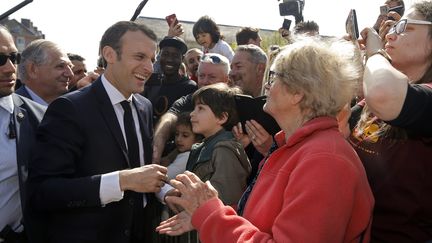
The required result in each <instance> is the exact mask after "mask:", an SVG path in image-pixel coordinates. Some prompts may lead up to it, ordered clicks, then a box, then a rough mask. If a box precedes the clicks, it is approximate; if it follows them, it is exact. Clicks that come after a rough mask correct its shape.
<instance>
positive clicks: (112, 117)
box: [92, 78, 131, 167]
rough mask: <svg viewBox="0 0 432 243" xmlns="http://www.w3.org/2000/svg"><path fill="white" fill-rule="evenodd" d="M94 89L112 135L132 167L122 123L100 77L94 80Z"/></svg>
mask: <svg viewBox="0 0 432 243" xmlns="http://www.w3.org/2000/svg"><path fill="white" fill-rule="evenodd" d="M92 90H93V92H94V93H95V95H96V97H97V100H98V102H99V107H100V111H101V114H102V117H103V118H104V120H105V122H106V124H107V126H108V127H109V130H110V131H111V133H112V135H113V136H114V138H115V140H116V141H117V144H118V145H119V146H120V148H121V149H122V151H123V156H124V157H125V160H126V161H127V163H128V165H129V167H131V165H130V163H129V158H128V155H127V147H126V144H125V141H124V138H123V133H122V131H121V128H120V125H119V123H118V120H117V116H116V114H115V111H114V107H113V106H112V104H111V101H110V99H109V97H108V94H107V92H106V90H105V88H104V87H103V84H102V81H101V79H100V78H99V79H98V80H96V81H95V82H94V84H93V85H92Z"/></svg>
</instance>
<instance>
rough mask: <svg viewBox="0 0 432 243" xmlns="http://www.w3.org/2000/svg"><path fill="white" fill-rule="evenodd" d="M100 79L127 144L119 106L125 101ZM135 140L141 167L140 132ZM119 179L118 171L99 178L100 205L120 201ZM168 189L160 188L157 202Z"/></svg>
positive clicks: (142, 147) (114, 88) (129, 99)
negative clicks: (136, 140)
mask: <svg viewBox="0 0 432 243" xmlns="http://www.w3.org/2000/svg"><path fill="white" fill-rule="evenodd" d="M101 79H102V84H103V86H104V88H105V90H106V92H107V93H108V97H109V99H110V101H111V104H112V105H113V107H114V111H115V113H116V116H117V120H118V122H119V124H120V128H121V130H122V133H123V139H124V141H125V143H126V144H127V142H126V141H127V140H126V133H125V130H124V121H123V115H124V110H123V107H122V106H121V104H120V103H121V102H122V101H124V100H126V99H125V97H124V96H123V94H122V93H120V91H119V90H118V89H117V88H116V87H114V86H113V85H112V84H111V83H110V82H109V81H108V80H107V79H106V78H105V75H102V77H101ZM133 99H134V97H133V95H131V96H130V97H128V98H127V100H128V101H132V100H133ZM129 104H130V105H131V108H132V117H133V119H134V123H135V130H136V131H141V130H140V127H139V120H138V114H137V111H136V108H135V106H134V105H133V103H132V102H130V103H129ZM137 138H138V145H139V154H140V164H141V166H143V165H144V146H143V140H142V136H141V132H137ZM119 177H120V176H119V171H114V172H111V173H107V174H104V175H102V176H101V184H100V191H99V196H100V199H101V203H102V204H103V205H105V204H108V203H110V202H116V201H120V200H121V199H123V191H121V189H120V178H119ZM170 189H172V187H170V186H169V187H167V186H164V187H163V188H162V190H161V192H159V193H157V194H156V196H157V197H158V198H159V200H161V201H163V198H164V196H165V194H166V192H167V191H169V190H170ZM146 204H147V199H146V197H145V194H144V207H145V205H146Z"/></svg>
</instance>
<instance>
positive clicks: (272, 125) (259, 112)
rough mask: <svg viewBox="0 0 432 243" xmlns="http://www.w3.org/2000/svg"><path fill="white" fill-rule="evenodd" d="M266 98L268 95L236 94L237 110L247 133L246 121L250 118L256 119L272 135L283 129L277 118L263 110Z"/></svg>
mask: <svg viewBox="0 0 432 243" xmlns="http://www.w3.org/2000/svg"><path fill="white" fill-rule="evenodd" d="M266 99H267V97H266V96H260V97H256V98H253V97H252V96H250V95H235V96H234V100H235V103H236V108H237V112H238V115H239V118H240V122H241V124H242V127H243V132H244V133H246V129H245V127H246V126H245V123H246V121H249V120H255V121H256V122H258V123H259V124H260V125H261V126H262V127H263V128H264V129H265V130H266V131H267V132H268V133H270V134H272V135H275V134H276V133H277V132H279V131H280V130H281V129H280V127H279V125H278V124H277V122H276V121H275V119H274V118H273V117H272V116H270V115H269V114H267V113H266V112H265V111H264V110H263V106H264V104H265V103H266Z"/></svg>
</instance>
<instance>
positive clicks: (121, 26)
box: [99, 21, 157, 63]
mask: <svg viewBox="0 0 432 243" xmlns="http://www.w3.org/2000/svg"><path fill="white" fill-rule="evenodd" d="M128 31H141V32H142V33H144V34H145V35H146V36H147V37H149V38H150V39H151V40H153V41H154V42H156V41H157V37H156V34H155V33H154V32H153V30H151V29H150V28H148V27H147V26H145V25H144V24H139V23H136V22H132V21H119V22H117V23H115V24H114V25H112V26H111V27H109V28H108V29H107V30H106V31H105V33H104V34H103V36H102V39H101V41H100V44H99V52H100V53H101V54H102V49H103V48H104V47H105V46H110V47H111V48H113V49H114V50H115V52H116V53H117V55H118V56H121V47H122V43H121V38H122V37H123V35H124V34H125V33H126V32H128ZM104 63H106V60H104Z"/></svg>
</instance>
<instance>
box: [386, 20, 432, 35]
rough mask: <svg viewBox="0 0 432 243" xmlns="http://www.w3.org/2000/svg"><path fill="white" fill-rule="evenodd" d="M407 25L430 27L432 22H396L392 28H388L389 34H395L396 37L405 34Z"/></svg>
mask: <svg viewBox="0 0 432 243" xmlns="http://www.w3.org/2000/svg"><path fill="white" fill-rule="evenodd" d="M408 24H421V25H432V22H430V21H425V20H417V19H401V20H399V21H398V22H396V23H395V24H394V25H393V27H391V28H390V30H389V34H393V33H396V34H397V35H400V34H402V33H403V32H405V30H406V27H407V25H408Z"/></svg>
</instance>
